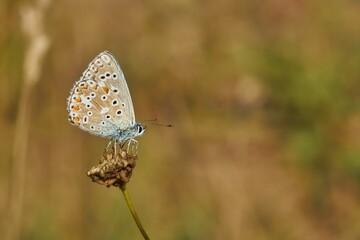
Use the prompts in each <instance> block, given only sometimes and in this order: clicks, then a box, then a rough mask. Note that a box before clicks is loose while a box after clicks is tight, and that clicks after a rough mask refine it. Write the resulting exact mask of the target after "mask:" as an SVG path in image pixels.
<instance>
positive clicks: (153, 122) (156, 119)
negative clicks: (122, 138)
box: [141, 118, 174, 127]
mask: <svg viewBox="0 0 360 240" xmlns="http://www.w3.org/2000/svg"><path fill="white" fill-rule="evenodd" d="M158 120H159V119H158V118H155V119H151V120H146V121H143V122H141V123H142V124H144V123H148V124H144V125H145V126H148V125H154V126H161V127H173V126H174V125H172V124H162V123H158V122H157V121H158Z"/></svg>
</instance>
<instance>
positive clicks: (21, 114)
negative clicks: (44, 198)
mask: <svg viewBox="0 0 360 240" xmlns="http://www.w3.org/2000/svg"><path fill="white" fill-rule="evenodd" d="M49 2H50V0H37V1H36V2H35V4H34V6H33V7H30V6H24V7H23V8H21V9H20V10H21V11H20V15H21V20H22V21H21V26H22V30H23V33H24V35H25V36H26V37H27V40H28V46H27V48H26V53H25V59H24V84H23V88H22V92H21V97H20V102H19V108H18V112H17V116H16V117H17V119H16V126H15V133H14V149H13V159H12V171H11V180H10V184H11V186H10V194H9V207H8V209H7V210H8V219H7V223H8V227H7V228H6V230H7V231H6V232H5V238H4V239H7V240H15V239H19V238H20V233H21V219H22V208H23V196H24V187H25V175H26V154H27V149H28V135H29V128H30V119H31V106H32V95H33V91H34V88H35V86H36V84H37V83H38V81H39V79H40V75H41V68H42V62H43V59H44V56H45V54H46V52H47V50H48V48H49V39H48V37H47V35H46V34H45V33H44V22H45V21H44V15H45V12H46V9H47V8H48V5H49Z"/></svg>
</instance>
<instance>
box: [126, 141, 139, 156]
mask: <svg viewBox="0 0 360 240" xmlns="http://www.w3.org/2000/svg"><path fill="white" fill-rule="evenodd" d="M130 147H131V152H130ZM137 148H138V141H136V140H135V139H129V141H128V146H127V152H128V153H131V154H135V150H136V151H137Z"/></svg>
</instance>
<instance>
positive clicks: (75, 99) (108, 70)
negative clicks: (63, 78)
mask: <svg viewBox="0 0 360 240" xmlns="http://www.w3.org/2000/svg"><path fill="white" fill-rule="evenodd" d="M68 112H69V120H70V122H71V123H73V124H74V125H77V126H79V127H80V128H81V129H83V130H85V131H87V132H90V133H92V134H95V135H100V136H104V137H113V136H115V135H116V131H118V130H124V129H126V128H129V127H130V126H133V125H134V124H135V115H134V108H133V104H132V100H131V96H130V92H129V89H128V86H127V84H126V80H125V77H124V75H123V72H122V70H121V68H120V65H119V64H118V62H117V61H116V59H115V58H114V56H113V55H112V54H111V53H109V52H107V51H105V52H102V53H100V54H99V55H98V56H97V57H96V58H95V59H94V60H93V61H92V62H91V63H90V64H89V66H88V68H87V69H86V70H85V71H84V73H83V75H82V77H81V78H80V80H79V81H78V82H76V83H75V85H74V87H73V89H72V90H71V92H70V97H69V99H68Z"/></svg>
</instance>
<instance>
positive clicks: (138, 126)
mask: <svg viewBox="0 0 360 240" xmlns="http://www.w3.org/2000/svg"><path fill="white" fill-rule="evenodd" d="M135 129H136V132H137V133H136V135H137V136H141V135H143V134H144V133H145V129H146V126H142V125H141V124H139V123H136V124H135Z"/></svg>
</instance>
